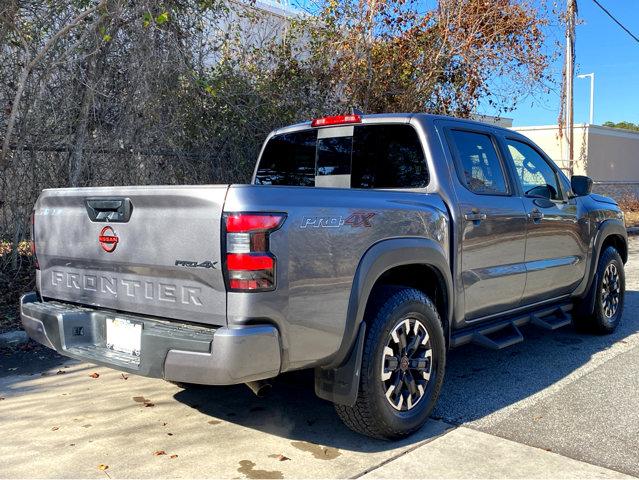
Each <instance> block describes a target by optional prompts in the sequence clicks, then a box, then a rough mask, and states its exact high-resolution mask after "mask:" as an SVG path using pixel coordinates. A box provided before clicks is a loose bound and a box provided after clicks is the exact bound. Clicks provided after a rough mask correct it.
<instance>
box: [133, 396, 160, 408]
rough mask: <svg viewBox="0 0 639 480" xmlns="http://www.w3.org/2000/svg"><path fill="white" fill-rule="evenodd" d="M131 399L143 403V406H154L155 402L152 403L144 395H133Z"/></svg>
mask: <svg viewBox="0 0 639 480" xmlns="http://www.w3.org/2000/svg"><path fill="white" fill-rule="evenodd" d="M133 401H134V402H136V403H143V404H144V406H145V407H154V406H155V403H153V402H152V401H151V400H149V399H148V398H144V397H133Z"/></svg>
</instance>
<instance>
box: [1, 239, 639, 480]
mask: <svg viewBox="0 0 639 480" xmlns="http://www.w3.org/2000/svg"><path fill="white" fill-rule="evenodd" d="M626 271H627V300H626V310H625V314H624V318H623V323H622V325H621V327H620V328H619V329H618V331H617V332H616V333H615V334H613V335H610V336H593V335H589V334H585V333H578V332H576V331H574V330H572V329H571V328H569V327H567V328H564V329H561V330H559V331H555V332H546V331H542V330H538V329H536V328H534V327H530V328H526V329H525V330H524V336H525V338H526V340H525V341H524V342H523V343H521V344H518V345H515V346H513V347H511V348H509V349H506V350H503V351H498V352H493V351H489V350H484V349H481V348H478V347H474V346H467V347H463V348H460V349H458V350H454V351H453V352H451V354H450V357H449V360H448V364H447V373H446V381H445V384H444V390H443V393H442V396H441V398H440V401H439V404H438V406H437V408H436V410H435V412H434V414H433V418H432V420H431V421H429V422H428V424H427V425H426V426H425V427H424V428H423V429H422V430H421V431H420V432H418V433H417V434H416V435H414V436H412V437H411V438H409V439H406V440H404V441H402V442H394V443H389V442H381V441H375V440H370V439H368V438H365V437H362V436H360V435H357V434H355V433H352V432H350V431H349V430H348V429H346V428H345V427H344V426H343V425H342V424H341V423H340V422H339V420H338V419H337V417H336V415H335V413H334V411H333V408H332V406H331V405H330V404H329V403H328V402H325V401H323V400H320V399H318V398H317V397H315V395H314V394H313V378H312V374H311V373H310V372H300V373H294V374H290V375H284V376H281V377H280V378H278V379H276V380H275V381H274V388H273V391H272V394H271V395H270V396H269V397H267V398H266V399H258V398H256V397H255V396H254V395H253V394H252V393H251V392H250V391H249V390H248V389H247V388H246V387H245V386H235V387H222V388H200V389H193V390H191V389H189V390H183V389H181V388H179V387H177V386H175V385H172V384H169V383H167V382H164V381H161V380H154V379H147V378H142V377H137V376H134V375H123V374H121V373H120V372H118V371H115V370H111V369H108V368H103V367H95V366H92V365H89V364H86V363H79V362H73V361H69V360H67V359H65V358H62V357H59V356H58V355H56V354H55V353H53V352H50V351H48V350H47V349H43V348H35V349H30V347H27V348H25V349H23V350H19V351H18V352H11V353H9V352H4V353H5V354H4V355H2V356H0V399H2V400H0V477H2V478H5V477H7V478H20V477H29V478H33V477H38V478H42V477H56V478H128V477H138V478H167V477H170V478H178V477H181V478H184V477H187V478H193V477H223V478H296V477H304V478H343V477H350V478H357V477H366V478H397V477H399V476H401V477H404V478H414V477H423V478H624V476H625V475H634V476H639V381H638V376H637V372H638V371H639V318H638V313H639V239H636V238H632V239H631V255H630V261H629V263H628V265H627V267H626ZM96 374H97V375H96Z"/></svg>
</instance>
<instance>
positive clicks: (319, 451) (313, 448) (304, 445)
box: [291, 442, 342, 460]
mask: <svg viewBox="0 0 639 480" xmlns="http://www.w3.org/2000/svg"><path fill="white" fill-rule="evenodd" d="M291 445H292V446H294V447H295V448H297V449H298V450H302V451H303V452H308V453H311V454H312V455H313V456H314V457H315V458H317V459H319V460H335V459H336V458H337V457H339V456H340V455H341V454H342V452H340V451H339V450H338V449H337V448H333V447H322V446H321V445H317V444H316V443H309V442H291Z"/></svg>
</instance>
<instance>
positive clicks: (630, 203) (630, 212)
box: [617, 193, 639, 227]
mask: <svg viewBox="0 0 639 480" xmlns="http://www.w3.org/2000/svg"><path fill="white" fill-rule="evenodd" d="M617 203H618V204H619V208H621V210H622V211H623V213H624V216H625V218H626V227H639V198H637V196H636V195H634V194H630V193H626V194H624V195H622V196H621V198H620V199H619V200H618V201H617Z"/></svg>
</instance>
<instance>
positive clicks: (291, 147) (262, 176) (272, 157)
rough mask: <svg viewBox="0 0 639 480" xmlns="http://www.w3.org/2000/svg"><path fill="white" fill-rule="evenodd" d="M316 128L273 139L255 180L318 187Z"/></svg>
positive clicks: (265, 183) (268, 144) (265, 150)
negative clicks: (316, 181)
mask: <svg viewBox="0 0 639 480" xmlns="http://www.w3.org/2000/svg"><path fill="white" fill-rule="evenodd" d="M316 144H317V130H302V131H300V132H293V133H285V134H283V135H277V136H274V137H273V138H271V139H270V140H269V141H268V143H267V144H266V147H264V152H263V153H262V158H261V159H260V165H259V168H258V170H257V175H256V177H255V183H257V184H262V185H294V186H299V187H313V186H315V150H316Z"/></svg>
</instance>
